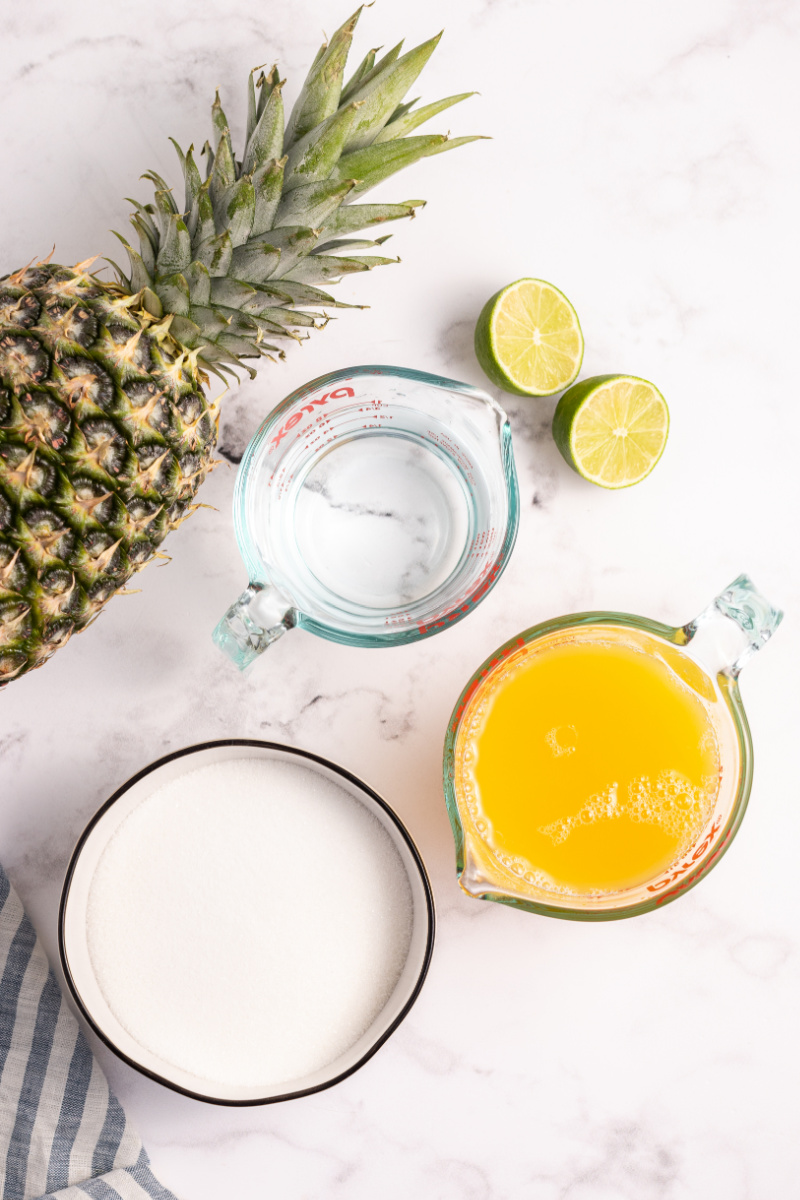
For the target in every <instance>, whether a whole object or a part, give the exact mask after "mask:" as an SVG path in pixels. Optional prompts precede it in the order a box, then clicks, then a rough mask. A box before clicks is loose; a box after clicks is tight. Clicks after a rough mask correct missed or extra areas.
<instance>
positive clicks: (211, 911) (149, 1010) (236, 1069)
mask: <svg viewBox="0 0 800 1200" xmlns="http://www.w3.org/2000/svg"><path fill="white" fill-rule="evenodd" d="M433 935H434V912H433V898H432V894H431V888H430V883H429V882H428V878H427V875H426V873H425V868H424V866H423V863H422V860H421V858H420V856H419V852H418V851H417V849H416V847H415V845H414V843H413V841H412V840H411V838H410V837H409V835H408V833H407V832H406V830H405V828H404V827H403V825H402V823H401V822H400V820H399V819H398V817H397V816H396V815H395V814H394V813H393V812H392V810H391V809H390V808H389V807H388V805H387V804H386V803H385V802H384V801H383V800H381V798H380V797H379V796H377V795H376V794H375V793H374V792H373V791H371V789H370V788H368V787H367V786H366V785H365V784H363V783H362V782H360V781H359V780H358V779H356V778H355V777H354V776H352V775H350V774H349V773H348V772H346V771H344V770H343V769H342V768H340V767H337V766H335V765H334V764H332V763H329V762H326V761H325V760H324V759H321V758H318V757H317V756H315V755H313V754H309V753H307V752H305V751H300V750H295V749H292V748H291V747H287V746H278V745H275V744H273V743H269V742H257V741H250V740H244V739H241V740H240V739H236V740H227V741H220V742H208V743H205V744H203V745H200V746H193V747H190V748H189V749H187V750H182V751H179V752H177V753H176V754H171V755H169V756H168V757H166V758H163V759H161V760H159V761H158V762H156V763H154V764H153V765H152V766H149V767H147V768H146V769H145V770H144V771H141V772H140V773H139V774H138V775H136V776H134V778H133V779H131V780H129V781H128V783H126V784H125V785H124V786H123V787H121V788H120V789H119V791H117V792H116V793H115V794H114V795H113V796H112V797H111V799H110V800H108V801H107V803H106V804H105V805H104V806H103V807H102V808H101V809H100V811H99V812H98V813H97V814H96V815H95V817H94V818H93V819H92V821H91V822H90V823H89V825H88V827H87V828H86V830H85V831H84V833H83V835H82V837H81V839H80V841H79V842H78V845H77V847H76V849H75V852H74V854H73V856H72V860H71V862H70V866H69V869H68V872H67V878H66V882H65V884H64V890H63V894H62V898H61V914H60V921H59V946H60V951H61V959H62V963H63V967H64V973H65V975H66V978H67V982H68V983H69V986H70V988H71V990H72V993H73V995H74V997H75V1000H76V1002H77V1003H78V1005H79V1007H80V1009H81V1010H82V1012H83V1014H84V1016H85V1017H86V1019H87V1020H88V1021H89V1023H90V1024H91V1025H92V1027H93V1028H94V1030H95V1031H96V1033H97V1034H98V1035H99V1036H100V1037H101V1038H102V1039H103V1041H104V1042H105V1043H106V1044H107V1045H108V1046H110V1047H111V1049H112V1050H114V1051H115V1052H116V1053H117V1054H118V1055H119V1056H120V1057H121V1058H123V1059H124V1060H125V1061H126V1062H128V1063H130V1064H131V1065H132V1066H134V1067H136V1068H137V1069H138V1070H140V1071H142V1072H143V1073H144V1074H146V1075H149V1076H150V1077H151V1078H153V1079H156V1080H158V1081H159V1082H161V1083H163V1084H166V1085H167V1086H168V1087H171V1088H174V1089H175V1090H176V1091H179V1092H183V1093H184V1094H187V1095H190V1096H193V1097H195V1098H197V1099H200V1100H207V1101H211V1102H213V1103H218V1104H230V1105H246V1104H268V1103H271V1102H272V1101H276V1100H285V1099H290V1098H292V1097H296V1096H302V1095H307V1094H308V1093H310V1092H314V1091H318V1090H320V1089H322V1088H325V1087H330V1086H331V1085H332V1084H334V1083H338V1082H339V1081H340V1080H341V1079H344V1078H345V1077H346V1076H347V1075H350V1074H352V1072H353V1071H355V1070H357V1069H358V1068H359V1067H360V1066H362V1065H363V1063H365V1062H366V1061H367V1059H368V1058H370V1057H371V1056H372V1054H374V1053H375V1051H376V1050H377V1049H378V1047H379V1046H381V1045H382V1044H383V1042H385V1041H386V1039H387V1038H388V1037H389V1035H390V1034H391V1033H392V1032H393V1031H394V1030H395V1029H396V1028H397V1026H398V1025H399V1023H400V1022H401V1021H402V1020H403V1018H404V1017H405V1015H406V1014H407V1012H408V1011H409V1009H410V1008H411V1006H412V1004H413V1003H414V1001H415V1000H416V998H417V995H418V994H419V991H420V988H421V987H422V984H423V981H424V979H425V975H426V972H427V969H428V964H429V961H430V956H431V951H432V948H433Z"/></svg>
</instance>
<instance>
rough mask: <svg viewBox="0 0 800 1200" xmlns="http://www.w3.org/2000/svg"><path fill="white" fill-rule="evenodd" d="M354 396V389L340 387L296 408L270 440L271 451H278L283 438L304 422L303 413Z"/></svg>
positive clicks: (311, 411)
mask: <svg viewBox="0 0 800 1200" xmlns="http://www.w3.org/2000/svg"><path fill="white" fill-rule="evenodd" d="M354 395H355V392H354V391H353V389H352V388H350V387H340V388H336V390H335V391H333V392H325V394H324V395H323V396H317V397H316V398H315V399H314V400H309V401H308V403H307V404H304V405H302V407H301V408H296V409H295V410H294V412H293V413H292V415H291V416H290V417H289V418H288V419H287V420H286V421H284V423H283V425H281V427H280V429H279V430H278V432H277V433H276V434H275V436H274V437H273V438H271V439H270V443H269V448H270V450H277V448H278V446H279V445H280V443H281V441H282V440H283V438H285V437H286V434H287V433H288V432H289V430H290V429H294V427H295V425H297V424H299V423H300V421H302V419H303V413H313V411H314V409H315V408H318V407H319V406H320V405H321V404H325V403H326V402H327V401H328V400H342V399H344V397H345V396H354Z"/></svg>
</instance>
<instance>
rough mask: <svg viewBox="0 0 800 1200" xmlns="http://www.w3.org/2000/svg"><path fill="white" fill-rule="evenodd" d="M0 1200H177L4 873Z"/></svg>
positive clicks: (0, 873) (0, 903)
mask: <svg viewBox="0 0 800 1200" xmlns="http://www.w3.org/2000/svg"><path fill="white" fill-rule="evenodd" d="M0 1196H2V1198H3V1200H86V1197H87V1196H89V1197H92V1200H175V1197H174V1196H173V1194H172V1192H170V1191H167V1189H166V1188H165V1187H163V1186H162V1185H161V1184H160V1183H159V1182H158V1180H157V1179H156V1178H155V1176H154V1175H153V1172H152V1171H151V1170H150V1160H149V1159H148V1157H147V1154H146V1153H145V1151H144V1149H143V1147H142V1143H141V1141H140V1140H139V1137H138V1134H136V1133H135V1132H134V1130H133V1129H131V1126H130V1122H129V1121H128V1119H127V1117H126V1116H125V1113H124V1112H123V1110H122V1107H121V1106H120V1103H119V1101H118V1100H117V1098H116V1096H114V1095H113V1094H112V1093H111V1092H110V1091H109V1087H108V1083H107V1082H106V1078H105V1076H104V1075H103V1072H102V1071H101V1070H100V1067H99V1066H98V1064H97V1061H96V1059H95V1057H94V1055H93V1054H92V1052H91V1050H90V1049H89V1045H88V1043H87V1041H86V1039H85V1038H84V1036H83V1034H82V1033H81V1031H80V1028H79V1027H78V1022H77V1021H76V1019H75V1017H74V1016H73V1014H72V1012H71V1011H70V1009H69V1008H68V1007H67V1005H66V1004H65V1002H64V998H63V997H62V995H61V992H60V989H59V986H58V984H57V982H56V979H55V976H54V975H53V972H52V971H51V970H50V965H49V963H48V961H47V956H46V955H45V952H44V950H43V949H42V946H41V944H40V942H39V939H38V938H37V937H36V933H35V931H34V928H33V926H32V925H31V923H30V921H29V920H28V918H27V916H26V915H25V912H24V910H23V908H22V905H21V903H20V901H19V898H18V897H17V894H16V892H15V891H14V889H13V888H12V887H11V885H10V883H9V881H8V877H7V875H6V874H5V872H4V870H3V868H2V867H0Z"/></svg>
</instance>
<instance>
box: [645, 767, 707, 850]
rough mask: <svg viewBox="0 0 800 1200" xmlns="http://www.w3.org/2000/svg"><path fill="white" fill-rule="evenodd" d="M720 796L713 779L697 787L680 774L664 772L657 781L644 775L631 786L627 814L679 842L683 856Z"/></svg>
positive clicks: (677, 772)
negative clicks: (655, 827)
mask: <svg viewBox="0 0 800 1200" xmlns="http://www.w3.org/2000/svg"><path fill="white" fill-rule="evenodd" d="M716 795H717V787H716V784H715V781H714V780H713V779H712V778H710V777H709V778H707V779H704V780H703V782H702V784H701V785H700V786H699V787H695V785H694V784H693V783H692V781H691V780H690V779H687V778H686V776H685V775H681V773H680V772H679V771H662V772H661V774H660V775H658V776H657V778H656V779H655V780H652V779H650V777H649V776H647V775H642V776H641V777H640V778H638V779H634V780H633V781H632V782H631V783H630V784H629V786H628V796H627V803H626V804H625V810H626V813H627V815H628V816H629V817H630V818H631V820H632V821H638V822H641V823H642V824H646V825H658V826H659V828H661V829H663V830H664V832H665V833H668V834H670V836H672V837H674V838H676V839H677V840H678V842H679V844H680V847H681V849H680V851H679V852H680V853H682V852H683V849H684V848H686V847H688V846H689V845H691V843H692V841H694V839H695V837H696V836H697V834H698V833H699V832H700V830H701V829H702V827H703V826H704V825H705V823H706V821H707V820H708V818H709V817H710V815H711V810H712V809H713V807H714V801H715V800H716Z"/></svg>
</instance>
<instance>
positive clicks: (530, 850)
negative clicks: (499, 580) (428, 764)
mask: <svg viewBox="0 0 800 1200" xmlns="http://www.w3.org/2000/svg"><path fill="white" fill-rule="evenodd" d="M714 699H715V696H714V689H713V684H712V683H711V680H710V679H709V677H708V676H707V675H706V674H705V673H704V672H703V671H702V670H701V669H700V668H699V667H697V666H696V664H694V663H692V662H691V661H690V660H688V659H686V658H685V656H683V655H681V654H680V653H678V652H676V651H675V650H673V649H672V648H671V647H669V646H665V645H664V643H662V642H661V641H659V640H658V639H657V638H654V637H651V636H650V635H648V634H646V633H644V632H639V631H636V632H631V631H630V630H624V631H623V630H621V629H615V628H613V627H612V628H609V627H608V626H600V625H597V626H585V627H575V628H573V629H570V630H562V631H560V632H559V633H557V634H551V635H549V636H547V637H544V638H542V639H541V640H534V641H533V642H532V643H529V644H528V645H526V646H524V648H523V649H521V650H519V651H517V652H516V653H515V654H514V655H513V656H512V657H511V658H510V659H509V660H507V662H505V663H503V664H502V665H500V666H499V667H496V668H495V669H494V671H492V672H491V673H490V674H489V676H488V677H487V678H486V680H484V681H483V682H482V683H481V685H480V686H479V688H478V690H477V691H476V692H475V693H474V694H473V696H472V697H471V698H470V700H469V702H468V706H467V710H466V711H465V713H464V717H463V720H462V724H461V728H460V730H459V735H458V741H457V744H456V755H455V759H456V766H455V770H456V776H455V786H456V795H457V796H461V797H462V800H465V801H466V803H467V806H468V808H469V810H470V814H471V817H472V820H471V821H470V822H469V824H470V825H471V826H472V827H473V833H474V834H476V835H477V836H478V837H479V838H480V839H481V841H482V842H483V843H484V846H485V848H486V849H488V850H489V851H490V853H491V855H492V857H493V858H494V859H495V860H496V861H498V862H500V863H501V864H503V865H504V866H505V867H506V868H507V869H509V870H511V871H512V872H513V873H514V874H515V875H516V876H518V877H522V878H525V879H527V880H528V882H530V883H534V884H536V885H537V886H539V887H544V888H546V889H549V890H554V891H556V892H561V893H564V892H566V893H572V894H596V893H602V892H615V891H620V890H623V889H625V888H630V887H636V886H638V885H640V884H643V883H646V882H647V881H648V880H650V879H653V878H655V877H656V876H658V875H659V874H660V873H661V872H662V871H664V870H665V869H666V868H668V867H669V866H670V865H671V864H672V863H673V862H675V860H676V859H678V858H679V857H680V856H681V855H682V854H684V853H685V852H686V851H687V850H688V849H689V847H690V846H691V845H692V844H693V843H694V842H695V841H696V839H697V838H698V836H699V835H700V833H701V832H702V830H703V828H704V826H705V825H706V824H707V822H708V819H709V817H710V815H711V812H712V810H713V807H714V802H715V799H716V796H717V792H718V790H719V780H720V755H719V747H718V742H717V737H716V734H715V729H714V723H713V719H712V716H711V710H710V705H711V703H712V702H713V701H714Z"/></svg>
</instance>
